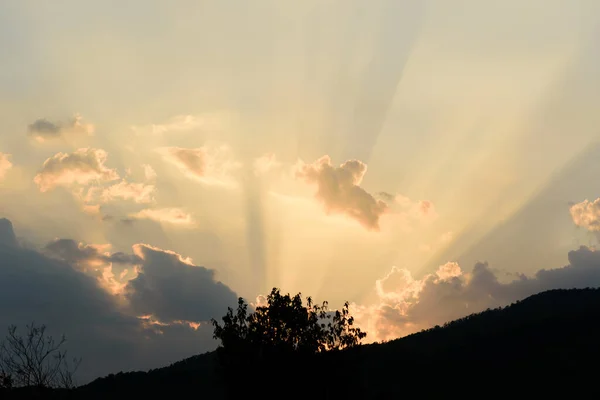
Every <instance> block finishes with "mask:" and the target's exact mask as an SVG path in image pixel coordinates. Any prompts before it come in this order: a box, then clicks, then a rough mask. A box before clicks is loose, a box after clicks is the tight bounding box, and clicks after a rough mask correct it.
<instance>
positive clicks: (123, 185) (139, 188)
mask: <svg viewBox="0 0 600 400" xmlns="http://www.w3.org/2000/svg"><path fill="white" fill-rule="evenodd" d="M155 191H156V187H155V186H154V185H147V184H145V183H131V182H127V181H125V180H122V181H121V182H119V183H116V184H114V185H112V186H109V187H107V188H105V189H104V190H103V192H102V199H103V201H105V202H107V201H112V200H115V199H123V200H132V201H134V202H136V203H140V204H141V203H151V202H153V201H154V196H153V195H154V192H155Z"/></svg>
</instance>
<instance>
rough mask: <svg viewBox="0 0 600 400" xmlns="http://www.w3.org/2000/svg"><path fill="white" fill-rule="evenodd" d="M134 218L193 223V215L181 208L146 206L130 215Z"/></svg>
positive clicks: (185, 223)
mask: <svg viewBox="0 0 600 400" xmlns="http://www.w3.org/2000/svg"><path fill="white" fill-rule="evenodd" d="M129 217H130V218H133V219H149V220H152V221H156V222H166V223H170V224H175V225H193V224H194V219H193V217H192V215H191V214H190V213H188V212H186V211H184V210H182V209H180V208H174V207H171V208H156V209H153V208H146V209H143V210H141V211H138V212H136V213H132V214H130V215H129Z"/></svg>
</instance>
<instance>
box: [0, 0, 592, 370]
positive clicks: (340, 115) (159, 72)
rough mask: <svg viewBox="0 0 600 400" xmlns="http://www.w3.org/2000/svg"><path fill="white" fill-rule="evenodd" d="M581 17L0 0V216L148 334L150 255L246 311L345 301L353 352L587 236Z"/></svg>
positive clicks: (533, 8)
mask: <svg viewBox="0 0 600 400" xmlns="http://www.w3.org/2000/svg"><path fill="white" fill-rule="evenodd" d="M598 23H600V3H598V2H597V1H595V0H571V1H566V0H527V1H522V0H519V1H517V0H505V1H501V2H500V1H492V0H489V1H487V0H485V1H482V0H460V1H452V2H449V1H446V0H427V1H416V0H415V1H396V0H369V1H366V0H364V1H363V0H303V1H279V0H270V1H269V0H254V1H234V0H220V1H208V0H205V1H191V0H190V1H187V0H175V1H150V0H146V1H141V0H140V1H134V0H132V1H127V2H118V1H89V2H87V1H86V2H81V1H76V0H59V1H53V2H43V1H33V0H31V1H28V0H20V1H17V0H14V1H13V0H8V1H5V2H2V3H1V4H0V49H2V54H3V56H2V63H0V217H5V218H7V219H9V220H10V221H11V222H12V224H13V225H14V230H15V232H16V235H17V237H18V240H19V242H20V246H22V247H24V248H28V249H35V251H40V252H44V251H45V252H46V253H48V252H49V253H48V254H51V255H52V256H53V257H54V258H56V257H58V258H60V259H62V260H63V261H65V262H67V263H70V264H71V265H75V264H76V265H77V271H78V273H82V274H87V275H89V276H91V277H93V278H94V279H95V280H96V282H97V284H98V285H99V287H100V288H101V289H102V290H104V291H105V292H106V293H108V294H109V296H113V297H111V299H112V300H111V301H114V302H115V303H116V304H118V307H121V308H120V310H121V311H122V312H123V313H125V314H128V315H135V316H144V319H143V321H146V322H145V323H146V324H150V322H148V321H152V320H154V319H156V321H162V322H161V323H166V322H165V321H166V320H165V319H164V318H167V317H166V315H167V314H168V312H167V311H165V310H166V309H167V308H165V310H162V308H161V307H163V306H164V305H165V304H166V303H169V301H170V300H169V297H168V296H170V295H169V293H168V292H167V289H166V288H165V289H164V290H165V291H163V292H160V293H158V294H156V293H154V294H155V295H156V296H155V297H152V298H151V299H149V298H146V297H144V298H143V300H140V299H142V297H141V294H140V293H141V292H140V291H139V287H137V286H136V284H138V283H139V282H140V281H139V279H138V280H137V281H136V277H139V274H140V273H141V272H144V271H146V273H148V274H149V273H150V272H149V271H150V270H151V268H153V267H152V266H154V265H155V263H153V262H149V261H148V260H150V259H153V258H152V257H154V256H155V255H156V254H158V255H157V256H156V257H159V256H160V257H163V258H164V259H165V260H166V259H168V260H169V261H168V262H169V263H171V262H172V263H174V264H173V265H177V267H174V268H180V269H181V271H187V270H186V268H188V267H194V268H196V266H203V267H205V268H204V269H203V271H208V272H206V274H208V275H206V276H207V277H208V278H206V279H211V280H213V279H214V281H215V282H221V285H224V286H225V287H226V288H227V289H228V290H230V291H231V292H233V293H235V295H239V296H243V297H245V298H247V299H250V300H251V301H254V299H255V298H256V297H257V296H259V295H261V294H265V293H266V292H267V291H268V290H269V289H270V288H271V287H274V286H278V287H281V288H282V290H283V291H286V292H287V291H290V292H298V291H301V292H302V293H303V294H306V295H312V296H314V297H315V298H318V299H327V300H329V301H330V303H331V304H332V305H334V306H338V305H340V304H341V303H342V302H343V301H345V300H348V301H350V302H351V303H352V304H353V305H354V307H355V310H356V312H357V313H359V314H361V313H362V314H361V315H363V324H364V326H367V327H368V328H369V330H370V332H372V333H373V334H372V335H371V339H372V340H375V339H381V338H390V337H395V336H398V335H401V334H405V333H407V332H410V331H412V330H415V329H417V328H422V327H427V325H428V324H430V323H433V322H436V321H438V320H442V322H443V320H447V319H449V318H451V317H456V316H461V315H464V314H465V313H467V311H471V310H473V311H477V308H478V307H479V308H481V307H485V306H487V305H489V303H485V302H481V301H480V299H475V300H473V301H471V302H469V301H466V300H464V299H462V300H460V301H459V300H456V299H455V300H456V302H449V304H452V307H454V308H452V309H451V310H450V308H444V310H442V311H440V310H438V309H437V308H436V306H435V304H437V303H435V302H434V303H432V304H433V305H431V306H428V305H427V303H426V299H429V298H431V299H437V300H435V301H442V300H439V298H438V297H435V296H433V295H432V297H431V296H430V297H427V296H428V295H429V292H428V290H434V289H431V288H430V286H432V285H433V286H435V285H438V286H439V285H445V284H446V283H447V282H450V281H452V280H453V279H459V280H460V282H461V283H460V285H463V286H460V287H461V288H463V289H464V288H466V289H464V290H465V291H468V290H470V289H469V287H475V286H476V284H477V280H476V279H475V278H476V277H477V276H481V274H483V273H484V272H485V273H488V272H489V273H490V274H492V273H493V274H494V275H493V276H494V277H495V279H497V280H498V282H496V284H497V285H500V286H502V285H510V283H509V282H510V281H512V280H513V279H515V277H518V276H520V277H521V278H520V279H524V278H523V277H524V276H527V277H529V278H528V279H531V280H536V279H538V278H539V279H541V278H540V277H541V275H539V274H537V275H536V272H537V271H539V270H542V269H546V270H549V269H559V268H561V267H563V266H565V265H567V264H569V265H571V266H573V265H574V264H573V261H572V259H571V258H570V256H569V257H568V254H570V253H569V251H583V250H581V249H580V250H577V249H578V248H579V246H580V245H586V246H587V245H591V244H593V243H592V242H594V241H595V232H596V231H597V229H596V225H595V221H596V220H598V218H600V212H599V211H597V209H600V203H593V201H594V200H595V199H596V198H597V197H598V196H600V188H599V187H597V184H596V182H597V181H598V179H597V178H598V176H597V173H596V172H595V171H599V170H598V168H597V167H598V165H597V163H598V161H596V160H597V159H598V158H597V157H596V156H597V153H598V150H597V147H596V146H597V145H596V141H597V139H598V136H599V132H598V126H600V125H599V122H600V117H599V115H600V114H599V113H598V110H597V105H598V104H600V90H599V89H600V77H599V75H598V71H599V70H600V51H599V50H600V48H599V45H598V41H597V40H596V38H597V35H598V32H599V31H598V27H599V25H598ZM586 199H587V200H589V202H584V200H586ZM574 205H575V206H577V207H575V206H574ZM570 210H571V212H569V211H570ZM66 239H69V240H71V242H67V241H64V240H66ZM60 240H63V241H60ZM49 243H50V244H53V245H50V244H49ZM586 249H587V248H586ZM75 253H77V254H78V255H77V256H75V255H74V254H75ZM115 254H116V256H115ZM150 254H152V256H151V255H150ZM578 254H579V253H578ZM586 254H587V253H586ZM49 257H50V256H49ZM119 257H125V259H124V258H119ZM136 257H137V258H136ZM160 257H159V260H160V259H161V258H160ZM140 260H145V261H144V262H141V261H140ZM157 262H158V261H157ZM0 263H2V260H1V259H0ZM486 263H487V264H486ZM167 264H168V263H167ZM156 271H157V272H156V273H157V274H158V275H157V278H156V279H159V278H160V277H161V276H166V275H164V274H167V275H168V274H169V273H170V272H169V271H162V272H160V271H159V269H156ZM482 271H483V272H482ZM188 272H189V271H188ZM188 272H182V274H183V275H182V276H187V275H186V274H187V273H188ZM203 273H204V272H203ZM161 274H162V275H161ZM517 274H518V275H517ZM520 274H524V275H520ZM486 276H487V275H486ZM474 277H475V278H474ZM199 279H200V278H199ZM202 279H204V278H202ZM473 279H475V281H473ZM565 279H566V278H565ZM132 282H137V283H136V284H134V283H132ZM157 282H158V281H157ZM161 282H162V281H161ZM474 282H475V283H474ZM536 282H537V281H536ZM552 282H555V281H552ZM556 282H558V281H556ZM565 282H566V281H565ZM155 284H156V285H157V286H156V287H159V286H160V285H159V284H158V283H155ZM190 285H191V283H190ZM469 285H471V286H469ZM532 285H533V284H532ZM535 285H538V284H537V283H535ZM535 285H533V286H535ZM544 285H545V286H544ZM552 285H556V284H555V283H552V284H550V283H548V284H540V286H535V287H536V288H544V287H549V286H552ZM533 286H531V287H533ZM506 287H508V286H506ZM513 287H516V286H514V285H513V286H511V288H513ZM136 288H137V289H136ZM169 288H171V289H172V287H169ZM519 288H520V286H519ZM134 289H135V290H138V291H137V292H135V295H132V294H131V293H133V292H132V291H134ZM463 289H460V290H463ZM161 290H162V289H161ZM201 290H202V289H201V288H195V287H194V286H193V285H192V286H189V287H187V286H186V289H181V290H180V291H181V293H188V294H189V295H190V296H191V298H193V299H192V300H190V301H191V303H190V304H194V306H198V307H202V304H204V303H202V302H200V303H198V293H199V291H201ZM507 290H508V289H507ZM511 290H512V289H511ZM515 290H516V289H515ZM519 290H520V291H519ZM519 290H517V292H518V293H520V294H530V292H531V291H532V290H533V289H531V288H529V289H519ZM181 293H180V294H181ZM203 293H204V292H203ZM461 293H462V292H461ZM486 293H487V292H486ZM502 293H504V292H502ZM511 293H513V292H511ZM515 293H516V292H515ZM487 294H489V293H487ZM138 295H139V296H138ZM32 296H33V294H32ZM136 296H138V297H136ZM181 296H183V294H181ZM202 296H204V297H202V299H204V300H203V301H206V302H209V303H210V302H211V301H212V300H211V298H210V296H208V295H207V294H206V293H204V294H203V295H202ZM207 296H208V297H207ZM232 296H233V295H232ZM232 296H230V297H232ZM420 296H422V297H420ZM515 296H516V297H518V295H516V294H514V295H513V294H511V295H504V294H503V295H498V297H497V303H502V302H503V301H506V302H509V301H512V300H513V299H515ZM419 298H421V300H419ZM453 298H454V297H453ZM161 299H162V300H161ZM165 299H166V300H165ZM182 299H183V297H182ZM184 300H185V299H183V300H182V301H184ZM432 301H434V300H432ZM150 304H155V305H156V307H158V308H153V307H154V306H150ZM174 304H175V303H174ZM493 304H496V303H493ZM499 305H500V304H499ZM165 307H166V306H165ZM386 307H387V308H389V309H392V310H395V312H396V313H397V317H398V318H396V319H393V318H391V319H389V320H386V321H384V322H382V321H380V320H377V318H380V317H381V315H383V314H385V312H386V311H385V310H386ZM411 307H412V308H411ZM419 307H420V308H419ZM428 307H429V308H428ZM159 308H160V309H161V310H162V311H157V310H158V309H159ZM413 309H414V310H413ZM169 310H170V308H169ZM373 310H377V312H374V311H373ZM411 310H412V311H411ZM419 310H420V311H419ZM448 310H450V311H448ZM417 311H418V312H422V313H423V314H422V315H424V316H425V315H426V316H427V317H423V318H421V319H420V320H419V319H418V318H416V319H415V318H413V319H411V320H409V317H408V316H410V315H413V314H415V313H416V312H417ZM215 312H218V311H215ZM378 313H379V314H378ZM380 314H381V315H380ZM161 315H162V316H164V318H162V317H161ZM206 315H208V314H206ZM374 315H375V316H376V317H374ZM188 316H189V315H188V314H186V313H185V312H183V313H181V315H179V316H178V317H176V318H175V317H173V318H171V319H170V321H171V322H170V323H171V324H181V323H183V324H184V325H185V324H187V323H193V324H196V323H200V322H201V321H200V320H194V319H193V318H188ZM40 318H43V316H42V317H40ZM153 318H154V319H153ZM169 318H170V317H169ZM202 318H204V317H202ZM208 318H209V317H206V319H208ZM381 318H383V317H381ZM38 319H39V318H38ZM417 320H418V321H417ZM181 321H183V322H181ZM186 321H187V322H186ZM390 321H391V322H390ZM394 321H396V324H395V325H394ZM403 321H404V322H403ZM415 321H417V322H415ZM419 321H420V322H419ZM150 325H152V324H150ZM182 351H183V350H182ZM181 354H185V351H183V352H182V353H181ZM132 365H134V364H132ZM135 365H137V364H135Z"/></svg>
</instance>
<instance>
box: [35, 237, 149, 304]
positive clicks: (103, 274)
mask: <svg viewBox="0 0 600 400" xmlns="http://www.w3.org/2000/svg"><path fill="white" fill-rule="evenodd" d="M109 249H110V245H106V244H104V245H95V244H84V243H78V242H76V241H74V240H72V239H56V240H54V241H52V242H50V243H48V244H47V245H46V247H45V248H44V249H43V250H44V254H46V255H47V256H48V257H51V258H55V259H59V260H63V261H65V262H67V263H69V264H70V265H71V266H72V267H73V268H75V269H77V270H78V271H81V272H84V273H86V274H88V275H90V276H92V277H95V278H96V279H97V280H98V284H99V285H100V286H101V287H102V288H103V289H105V290H106V291H107V292H109V293H111V294H120V293H122V292H123V289H124V288H125V283H124V282H123V281H122V280H121V279H119V278H117V277H116V276H115V274H114V272H113V264H120V265H138V264H141V262H142V260H141V258H139V257H138V256H136V255H135V254H125V253H122V252H116V253H112V254H111V253H110V252H108V250H109Z"/></svg>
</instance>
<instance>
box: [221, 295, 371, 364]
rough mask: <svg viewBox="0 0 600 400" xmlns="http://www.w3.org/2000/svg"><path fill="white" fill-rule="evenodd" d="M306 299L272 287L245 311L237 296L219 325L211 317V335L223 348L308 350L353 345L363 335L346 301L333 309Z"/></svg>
mask: <svg viewBox="0 0 600 400" xmlns="http://www.w3.org/2000/svg"><path fill="white" fill-rule="evenodd" d="M306 303H307V304H306V306H305V305H304V304H303V301H302V295H301V293H298V294H297V295H295V296H294V297H291V296H290V295H289V294H285V295H282V294H281V292H280V290H279V289H277V288H273V290H272V291H271V293H270V294H269V295H268V296H267V304H266V305H263V306H259V307H257V308H256V311H255V312H253V313H250V314H249V313H248V304H247V303H246V302H245V301H244V299H242V298H241V297H240V298H239V299H238V308H237V311H236V312H234V310H233V309H232V308H228V311H227V314H226V315H225V316H224V317H223V326H221V325H220V324H219V322H217V321H216V320H215V319H213V320H212V323H213V326H214V328H215V330H214V338H215V339H218V340H220V341H221V346H222V347H223V348H224V349H226V350H234V351H239V350H242V349H244V348H248V347H249V348H253V349H257V350H260V351H262V352H265V351H276V352H285V353H288V352H299V353H308V354H310V353H319V352H323V351H327V350H341V349H345V348H349V347H353V346H356V345H358V344H360V342H361V340H362V339H363V338H364V337H365V336H366V335H367V334H366V333H365V332H362V331H361V330H360V328H357V327H355V326H354V317H352V316H350V312H349V303H348V302H346V303H345V304H344V306H343V307H342V309H341V310H335V311H330V310H329V309H328V303H327V302H326V301H325V302H323V303H322V304H321V305H318V304H315V303H314V302H313V301H312V299H311V298H310V297H308V298H307V299H306Z"/></svg>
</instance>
